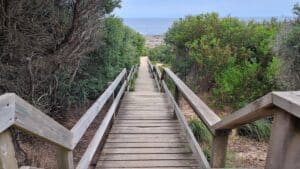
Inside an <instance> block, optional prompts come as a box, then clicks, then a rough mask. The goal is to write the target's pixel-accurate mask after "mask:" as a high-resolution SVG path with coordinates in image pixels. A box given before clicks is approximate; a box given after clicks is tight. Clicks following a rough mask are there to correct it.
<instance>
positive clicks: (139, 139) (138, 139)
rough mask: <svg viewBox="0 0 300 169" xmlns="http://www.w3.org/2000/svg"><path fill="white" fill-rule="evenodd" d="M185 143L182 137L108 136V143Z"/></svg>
mask: <svg viewBox="0 0 300 169" xmlns="http://www.w3.org/2000/svg"><path fill="white" fill-rule="evenodd" d="M123 142H126V143H184V142H186V140H185V139H183V138H181V137H172V138H170V137H158V138H150V139H149V138H144V137H136V138H121V137H119V138H108V139H107V140H106V143H123Z"/></svg>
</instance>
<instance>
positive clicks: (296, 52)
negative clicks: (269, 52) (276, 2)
mask: <svg viewBox="0 0 300 169" xmlns="http://www.w3.org/2000/svg"><path fill="white" fill-rule="evenodd" d="M294 13H295V15H296V18H295V19H294V20H292V21H290V22H287V23H285V25H284V26H283V27H282V28H281V30H280V32H279V34H278V35H277V38H276V43H275V45H274V47H273V50H274V52H275V53H276V54H277V55H278V56H279V57H280V59H281V60H282V61H283V65H284V67H283V69H282V70H281V72H280V76H279V77H278V78H277V81H278V83H279V84H280V88H281V89H282V90H299V89H300V38H299V37H300V6H299V4H296V5H295V7H294Z"/></svg>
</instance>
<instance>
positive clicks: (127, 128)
mask: <svg viewBox="0 0 300 169" xmlns="http://www.w3.org/2000/svg"><path fill="white" fill-rule="evenodd" d="M116 129H121V130H136V129H138V130H139V129H147V130H178V129H181V127H180V126H179V125H176V126H154V127H153V126H150V127H147V126H146V127H136V126H133V127H128V126H116V125H114V126H113V127H112V129H111V130H116Z"/></svg>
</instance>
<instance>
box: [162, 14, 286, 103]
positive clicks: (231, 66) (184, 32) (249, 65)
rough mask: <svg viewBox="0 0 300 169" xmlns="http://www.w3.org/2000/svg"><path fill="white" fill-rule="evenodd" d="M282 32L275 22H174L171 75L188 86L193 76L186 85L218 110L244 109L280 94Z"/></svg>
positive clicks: (169, 36)
mask: <svg viewBox="0 0 300 169" xmlns="http://www.w3.org/2000/svg"><path fill="white" fill-rule="evenodd" d="M280 26H281V23H280V22H278V21H276V19H272V20H270V21H264V22H255V21H249V22H243V21H241V20H240V19H238V18H234V17H230V16H229V17H225V18H220V17H219V15H218V14H216V13H209V14H201V15H197V16H188V17H186V18H184V19H180V20H178V21H176V22H175V23H174V24H173V26H172V27H171V28H170V29H169V31H168V32H167V33H166V37H165V41H166V44H167V45H169V46H170V50H169V51H170V52H171V53H172V54H173V56H174V62H173V64H172V68H173V70H174V71H175V72H176V73H177V74H178V75H180V76H181V78H182V79H184V80H185V79H191V78H189V77H188V76H191V77H192V79H193V80H188V81H186V82H187V83H189V82H192V88H196V89H199V90H201V91H204V92H208V93H211V96H212V99H213V100H215V101H216V105H221V106H230V107H232V108H240V107H242V106H244V105H245V104H246V103H249V102H250V101H253V100H255V99H256V98H258V97H260V96H263V95H264V94H266V93H267V92H269V91H271V90H273V89H276V88H277V86H276V83H275V82H276V80H275V79H276V76H277V75H278V72H279V70H280V66H281V63H280V62H281V60H280V59H278V57H277V56H276V55H275V54H273V52H272V43H273V41H274V39H275V35H276V32H277V31H278V30H279V28H280ZM177 60H178V61H177ZM184 76H187V77H184ZM193 85H198V86H199V87H193Z"/></svg>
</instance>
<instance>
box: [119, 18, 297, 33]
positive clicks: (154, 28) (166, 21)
mask: <svg viewBox="0 0 300 169" xmlns="http://www.w3.org/2000/svg"><path fill="white" fill-rule="evenodd" d="M236 18H239V19H241V20H243V21H245V22H248V21H252V20H255V21H257V22H263V21H268V20H271V19H272V18H276V19H278V20H285V19H292V17H287V16H277V17H271V16H270V17H236ZM122 19H123V21H124V23H125V24H126V25H127V26H129V27H130V28H132V29H134V30H135V31H137V32H139V33H141V34H142V35H144V36H155V35H159V36H162V35H164V34H165V33H166V32H167V31H168V29H169V28H170V27H171V26H172V25H173V23H174V22H175V21H176V20H179V19H181V18H155V17H153V18H122Z"/></svg>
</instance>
